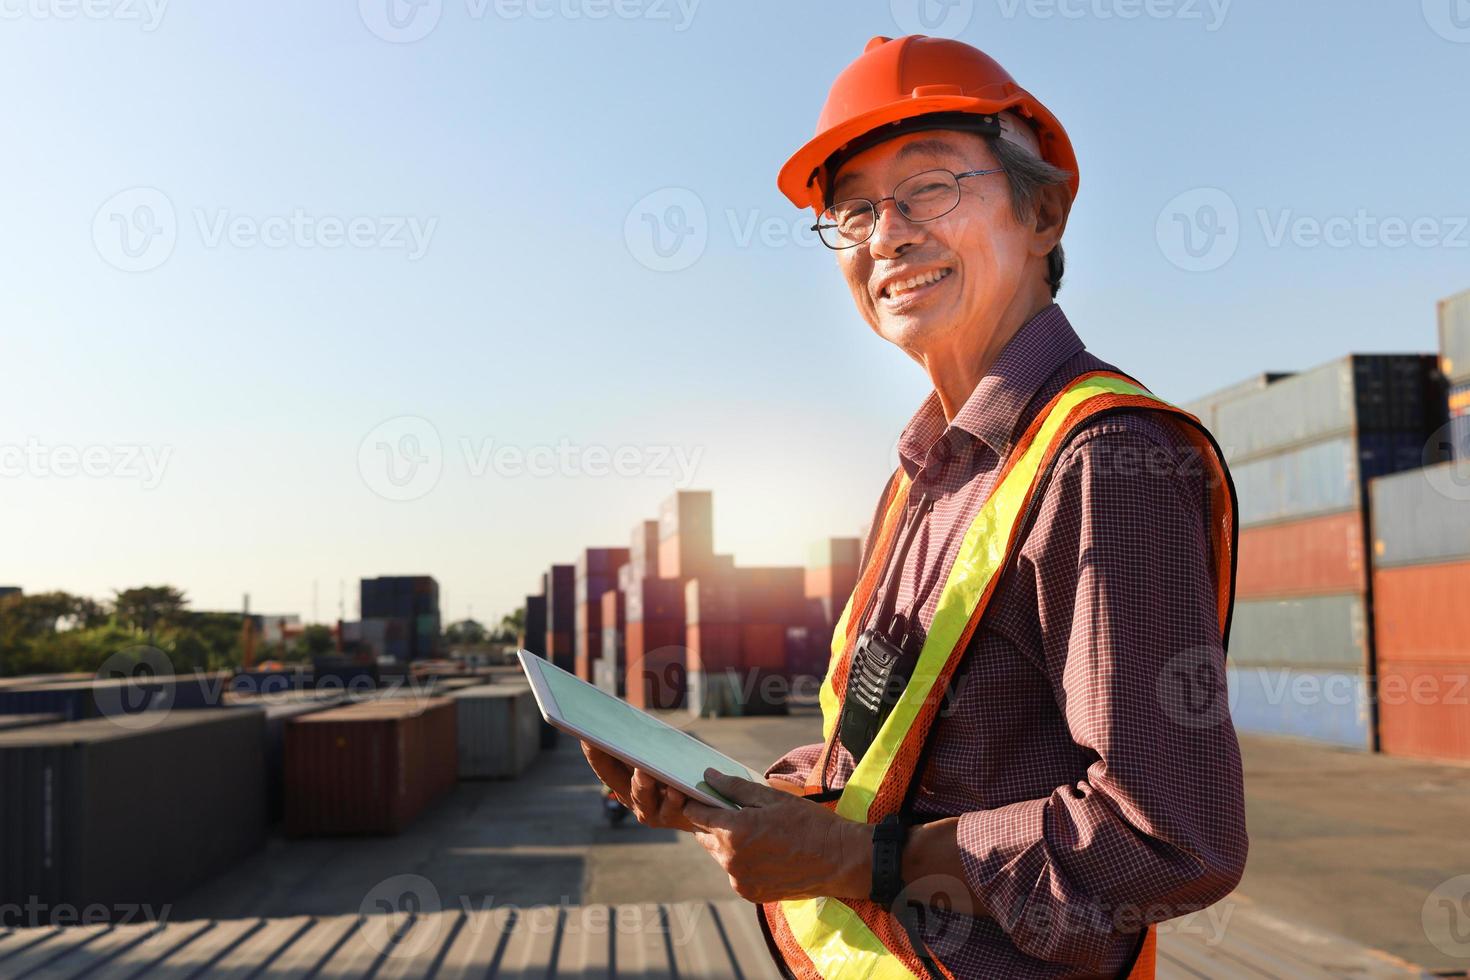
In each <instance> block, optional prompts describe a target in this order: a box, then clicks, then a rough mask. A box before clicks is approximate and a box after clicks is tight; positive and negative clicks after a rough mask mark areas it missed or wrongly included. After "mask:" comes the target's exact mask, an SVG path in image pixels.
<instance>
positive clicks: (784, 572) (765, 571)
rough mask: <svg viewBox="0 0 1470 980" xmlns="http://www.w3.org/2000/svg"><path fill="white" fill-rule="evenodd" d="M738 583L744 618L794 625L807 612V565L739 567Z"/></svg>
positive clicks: (741, 615)
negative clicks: (802, 566) (805, 566)
mask: <svg viewBox="0 0 1470 980" xmlns="http://www.w3.org/2000/svg"><path fill="white" fill-rule="evenodd" d="M735 585H736V589H737V590H738V592H739V597H740V618H741V620H742V621H743V622H747V623H783V624H785V623H789V624H793V625H795V624H799V623H800V622H801V621H802V619H803V617H804V615H805V606H806V569H805V568H794V567H793V568H737V569H735Z"/></svg>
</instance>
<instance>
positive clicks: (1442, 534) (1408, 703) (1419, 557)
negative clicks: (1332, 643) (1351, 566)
mask: <svg viewBox="0 0 1470 980" xmlns="http://www.w3.org/2000/svg"><path fill="white" fill-rule="evenodd" d="M1372 497H1373V556H1374V557H1373V595H1374V623H1375V630H1374V632H1375V636H1376V641H1377V654H1378V732H1379V747H1380V748H1381V749H1382V750H1383V751H1384V752H1387V753H1390V754H1393V755H1405V756H1413V757H1416V758H1423V759H1458V760H1461V761H1470V601H1467V600H1470V464H1467V463H1465V462H1464V461H1455V462H1451V463H1442V464H1440V465H1439V466H1434V467H1428V468H1425V469H1420V470H1412V471H1410V472H1407V473H1400V474H1397V475H1395V476H1389V477H1384V478H1382V479H1378V480H1374V481H1373V486H1372Z"/></svg>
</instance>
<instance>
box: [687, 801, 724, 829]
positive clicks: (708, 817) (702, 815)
mask: <svg viewBox="0 0 1470 980" xmlns="http://www.w3.org/2000/svg"><path fill="white" fill-rule="evenodd" d="M729 814H730V811H729V810H726V809H724V808H723V807H718V806H710V805H709V804H708V803H701V802H699V801H698V800H686V802H685V803H684V819H685V820H688V821H689V822H690V823H691V824H693V825H694V826H695V827H696V828H697V829H699V830H703V831H711V830H723V829H725V828H726V827H727V826H729V824H728V819H729Z"/></svg>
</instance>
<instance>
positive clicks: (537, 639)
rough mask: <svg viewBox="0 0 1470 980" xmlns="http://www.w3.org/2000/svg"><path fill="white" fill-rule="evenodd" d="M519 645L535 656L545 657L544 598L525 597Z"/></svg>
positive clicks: (535, 596)
mask: <svg viewBox="0 0 1470 980" xmlns="http://www.w3.org/2000/svg"><path fill="white" fill-rule="evenodd" d="M520 643H521V646H522V647H523V648H524V649H526V650H529V651H530V652H531V653H534V654H536V656H538V657H545V656H546V596H544V595H528V596H526V620H525V622H524V623H522V624H521V636H520Z"/></svg>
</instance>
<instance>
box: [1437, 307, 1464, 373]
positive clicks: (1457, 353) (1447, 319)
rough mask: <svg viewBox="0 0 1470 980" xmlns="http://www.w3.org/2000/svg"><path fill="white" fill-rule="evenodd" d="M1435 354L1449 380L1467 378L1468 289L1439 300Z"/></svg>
mask: <svg viewBox="0 0 1470 980" xmlns="http://www.w3.org/2000/svg"><path fill="white" fill-rule="evenodd" d="M1439 354H1440V362H1439V363H1440V369H1441V370H1443V371H1444V373H1445V375H1446V376H1447V377H1449V379H1450V380H1451V381H1470V289H1467V290H1465V291H1464V292H1463V293H1456V294H1455V295H1453V296H1451V297H1450V298H1449V299H1442V300H1440V301H1439Z"/></svg>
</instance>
